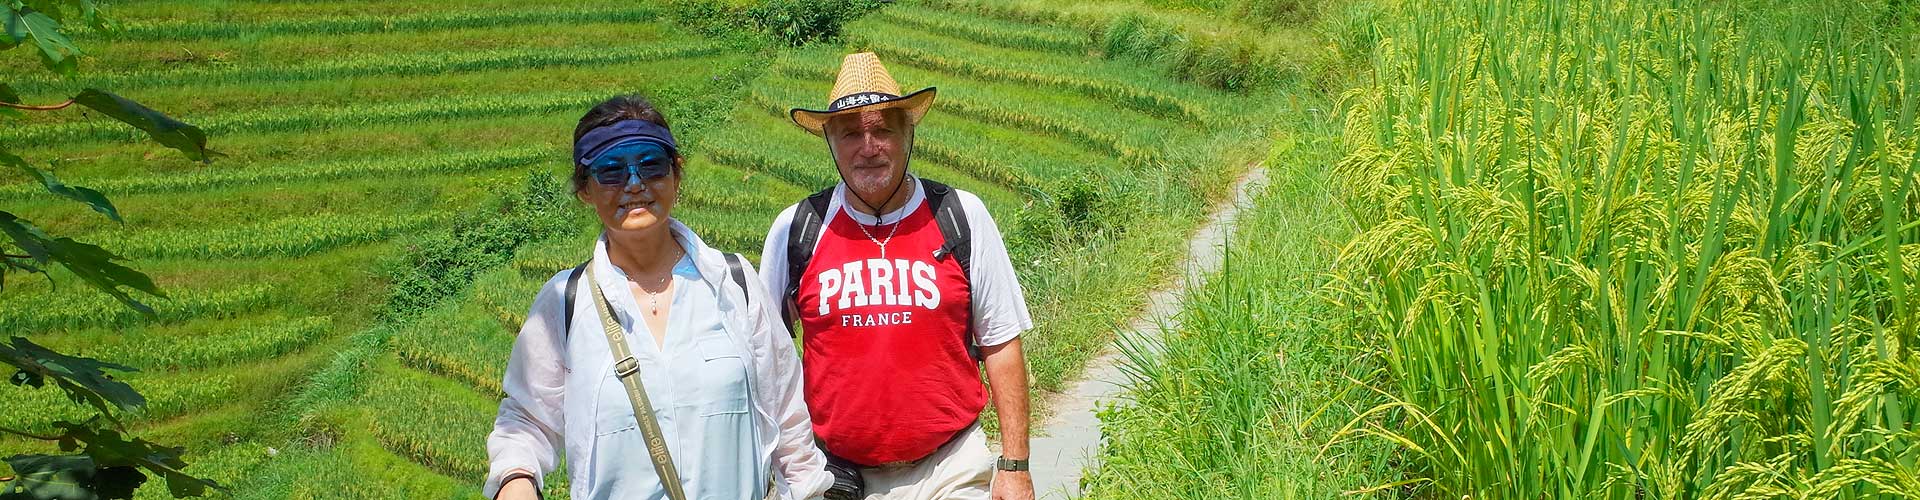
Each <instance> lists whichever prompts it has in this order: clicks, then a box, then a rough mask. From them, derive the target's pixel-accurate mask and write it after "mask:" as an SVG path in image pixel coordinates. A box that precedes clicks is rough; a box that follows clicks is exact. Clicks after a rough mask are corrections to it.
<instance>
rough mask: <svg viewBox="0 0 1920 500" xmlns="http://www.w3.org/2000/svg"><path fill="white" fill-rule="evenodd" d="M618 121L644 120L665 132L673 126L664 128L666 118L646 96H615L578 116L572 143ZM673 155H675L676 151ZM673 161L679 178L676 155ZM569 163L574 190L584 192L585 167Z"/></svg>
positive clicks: (678, 165)
mask: <svg viewBox="0 0 1920 500" xmlns="http://www.w3.org/2000/svg"><path fill="white" fill-rule="evenodd" d="M621 120H646V121H649V122H653V124H655V125H659V126H660V127H661V128H664V129H667V130H668V131H672V130H673V126H671V125H667V117H666V116H664V115H661V114H660V110H659V108H655V107H653V101H649V100H647V96H643V95H640V94H627V95H618V96H613V97H612V98H609V99H607V100H605V101H601V102H600V104H597V105H594V106H593V109H589V110H587V115H586V116H582V117H580V124H579V125H575V126H574V127H573V142H580V138H581V137H583V136H585V135H587V132H592V131H593V129H595V128H599V127H601V126H603V125H609V124H612V123H614V122H618V121H621ZM675 154H676V155H678V152H676V153H675ZM673 160H674V161H673V175H674V176H675V177H679V176H680V168H681V165H680V164H681V158H679V157H678V156H676V157H675V158H674V159H673ZM569 163H573V191H574V192H576V193H577V192H580V191H582V190H585V189H586V188H587V178H588V177H589V174H588V172H587V167H585V166H583V165H580V163H579V162H569Z"/></svg>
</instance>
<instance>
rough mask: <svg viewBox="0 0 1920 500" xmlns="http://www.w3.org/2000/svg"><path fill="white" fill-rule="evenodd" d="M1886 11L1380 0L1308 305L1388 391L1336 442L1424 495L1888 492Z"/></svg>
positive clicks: (1905, 114) (1899, 125)
mask: <svg viewBox="0 0 1920 500" xmlns="http://www.w3.org/2000/svg"><path fill="white" fill-rule="evenodd" d="M1899 8H1902V7H1899V6H1898V5H1896V4H1891V3H1889V4H1884V5H1883V4H1877V3H1868V4H1860V5H1851V4H1850V5H1846V6H1841V5H1820V6H1815V5H1813V4H1799V3H1779V4H1769V5H1757V6H1750V8H1732V9H1726V10H1720V9H1717V8H1708V4H1704V3H1695V2H1676V3H1673V4H1670V5H1665V6H1646V5H1641V4H1629V3H1622V2H1599V3H1596V4H1590V5H1581V6H1576V5H1570V4H1558V3H1533V2H1506V1H1495V2H1486V3H1484V4H1482V5H1479V6H1474V7H1466V6H1460V5H1457V4H1451V3H1445V2H1412V3H1410V4H1407V5H1404V6H1401V7H1399V8H1398V9H1396V10H1395V11H1393V12H1392V14H1391V15H1392V16H1395V17H1396V18H1398V19H1403V20H1404V21H1402V22H1401V24H1399V25H1398V28H1397V29H1394V30H1391V31H1389V33H1391V36H1389V37H1388V38H1386V39H1385V41H1383V42H1382V45H1381V47H1382V50H1381V53H1380V57H1379V58H1378V59H1377V63H1376V66H1375V73H1374V75H1375V79H1374V81H1372V82H1371V83H1369V84H1367V85H1363V86H1361V87H1360V88H1357V89H1355V90H1353V91H1352V92H1351V93H1349V94H1348V95H1347V96H1346V98H1347V100H1346V104H1347V106H1346V109H1347V110H1348V120H1347V122H1346V125H1347V127H1348V129H1347V131H1346V132H1345V134H1344V136H1345V138H1346V139H1347V141H1348V142H1349V143H1348V147H1349V148H1350V150H1349V153H1348V154H1347V156H1346V157H1345V158H1344V159H1343V160H1342V161H1341V162H1340V164H1339V167H1338V169H1337V170H1336V172H1335V174H1334V177H1333V178H1334V183H1335V185H1336V186H1337V187H1338V188H1339V189H1340V191H1341V192H1342V193H1343V197H1344V201H1343V204H1344V206H1345V210H1344V212H1345V214H1346V216H1347V217H1348V218H1350V220H1351V221H1352V222H1353V223H1354V226H1355V234H1354V236H1353V237H1352V238H1351V239H1350V240H1349V241H1347V242H1346V243H1344V244H1343V245H1342V250H1341V252H1340V256H1339V260H1338V261H1337V262H1336V263H1335V266H1334V275H1335V276H1336V277H1337V279H1336V281H1335V282H1333V283H1332V284H1331V285H1330V286H1329V287H1328V288H1327V290H1326V293H1327V294H1328V295H1329V296H1330V297H1332V298H1333V299H1334V300H1336V301H1338V302H1337V303H1338V304H1339V305H1340V307H1341V309H1344V310H1350V311H1354V312H1355V313H1356V314H1355V315H1354V316H1353V317H1352V318H1350V320H1349V321H1348V322H1347V324H1346V325H1345V326H1344V327H1343V328H1341V329H1340V332H1342V333H1343V334H1344V335H1343V338H1342V341H1343V342H1346V343H1349V344H1351V345H1353V346H1354V347H1355V350H1354V351H1353V355H1354V356H1357V357H1359V358H1360V360H1361V362H1364V363H1367V364H1369V365H1371V366H1376V367H1378V372H1377V373H1373V374H1371V375H1370V376H1367V377H1362V378H1359V379H1358V384H1357V385H1355V386H1354V389H1353V390H1355V391H1368V392H1377V393H1378V394H1380V397H1381V398H1383V400H1384V401H1383V402H1382V403H1381V404H1380V405H1378V406H1375V407H1373V408H1371V409H1369V410H1367V411H1365V412H1364V413H1363V414H1362V415H1360V416H1358V417H1355V418H1354V419H1352V420H1351V421H1350V422H1349V424H1348V425H1347V426H1346V428H1345V430H1344V431H1343V432H1342V433H1340V434H1339V435H1338V436H1337V437H1338V438H1339V439H1336V440H1335V441H1337V442H1346V441H1348V440H1349V439H1366V438H1382V439H1384V441H1385V442H1389V443H1393V444H1394V445H1395V446H1396V447H1397V448H1399V449H1400V450H1401V451H1400V453H1401V454H1402V455H1403V456H1404V457H1405V458H1406V459H1407V460H1408V464H1407V467H1408V471H1409V474H1410V477H1412V478H1413V481H1414V482H1413V483H1408V484H1407V485H1406V486H1405V487H1404V488H1403V489H1406V490H1410V491H1409V492H1408V493H1410V494H1415V495H1430V496H1434V497H1459V496H1469V497H1482V498H1542V497H1569V498H1572V497H1578V498H1641V497H1660V498H1759V497H1775V496H1786V497H1803V498H1874V497H1880V496H1906V495H1911V494H1912V492H1913V491H1914V490H1913V489H1912V482H1911V480H1910V479H1906V478H1911V477H1913V471H1914V468H1913V463H1914V462H1913V458H1912V455H1911V454H1910V453H1909V452H1908V451H1907V450H1910V449H1911V447H1912V445H1913V442H1912V439H1911V432H1912V431H1911V429H1912V428H1913V427H1912V426H1913V423H1912V422H1911V420H1910V418H1909V416H1908V415H1909V409H1910V408H1912V407H1913V406H1914V404H1915V400H1914V393H1913V392H1912V391H1911V390H1910V387H1909V386H1908V385H1906V384H1905V383H1904V382H1895V381H1893V379H1892V378H1888V377H1890V376H1892V375H1893V374H1894V373H1906V372H1908V371H1909V370H1910V368H1908V367H1910V366H1912V365H1911V363H1912V362H1913V360H1914V359H1916V358H1915V357H1914V355H1913V344H1912V342H1911V339H1913V338H1914V337H1913V336H1912V334H1913V332H1914V331H1915V330H1914V328H1915V325H1916V324H1915V322H1914V320H1913V318H1914V317H1915V316H1914V309H1913V307H1914V305H1913V304H1912V303H1911V300H1910V298H1909V297H1910V296H1911V291H1910V289H1909V287H1910V284H1909V282H1910V281H1911V272H1912V267H1911V266H1910V265H1909V264H1907V261H1908V259H1911V258H1912V256H1913V255H1915V254H1916V251H1915V250H1916V249H1920V246H1916V245H1917V244H1920V232H1916V231H1915V230H1914V225H1913V224H1912V223H1911V221H1913V220H1915V219H1916V218H1920V208H1917V207H1920V193H1917V192H1916V191H1917V190H1916V188H1915V186H1916V184H1920V183H1917V182H1916V179H1915V172H1916V171H1920V168H1916V164H1915V163H1914V162H1913V156H1912V151H1914V150H1915V149H1916V144H1915V143H1914V139H1913V137H1912V135H1911V134H1910V133H1908V131H1911V130H1912V127H1913V126H1914V116H1915V110H1916V109H1920V94H1916V93H1914V92H1913V91H1912V82H1911V80H1910V78H1912V75H1913V74H1915V73H1914V71H1915V70H1916V69H1920V66H1916V65H1915V64H1914V62H1913V61H1914V59H1913V58H1912V54H1911V53H1910V52H1911V49H1912V46H1911V45H1910V44H1908V43H1907V42H1909V41H1910V40H1911V28H1910V27H1902V26H1900V25H1898V24H1886V23H1877V22H1875V21H1874V19H1876V18H1879V19H1886V18H1884V17H1881V15H1882V13H1883V12H1885V11H1889V9H1899ZM1895 12H1897V11H1895ZM1908 12H1910V10H1909V11H1908ZM1733 40H1738V42H1730V41H1733ZM1469 67H1478V68H1481V69H1482V71H1468V68H1469Z"/></svg>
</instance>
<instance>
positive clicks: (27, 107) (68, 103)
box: [0, 99, 73, 111]
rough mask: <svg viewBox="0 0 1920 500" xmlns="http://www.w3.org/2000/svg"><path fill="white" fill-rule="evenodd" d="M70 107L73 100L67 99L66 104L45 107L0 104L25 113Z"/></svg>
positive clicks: (8, 103)
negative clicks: (25, 111) (22, 110)
mask: <svg viewBox="0 0 1920 500" xmlns="http://www.w3.org/2000/svg"><path fill="white" fill-rule="evenodd" d="M72 105H73V99H67V102H63V103H60V104H49V105H46V106H33V105H27V104H14V103H10V102H0V107H7V108H13V109H24V110H27V111H54V110H59V109H63V108H66V107H67V106H72Z"/></svg>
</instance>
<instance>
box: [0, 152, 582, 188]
mask: <svg viewBox="0 0 1920 500" xmlns="http://www.w3.org/2000/svg"><path fill="white" fill-rule="evenodd" d="M565 157H566V153H565V152H563V151H561V150H559V149H558V148H555V147H551V146H528V147H513V148H502V149H492V150H479V151H454V152H449V153H447V154H436V155H430V156H429V155H408V156H401V157H382V158H378V159H359V160H345V161H337V160H336V161H324V162H309V163H296V164H283V165H259V164H254V165H248V166H247V167H246V168H222V169H208V170H202V171H198V172H189V173H180V172H172V173H165V174H148V175H136V176H126V177H118V178H112V179H99V180H84V179H74V180H72V182H75V183H76V184H81V185H85V186H88V187H91V188H93V189H95V190H97V191H100V192H102V193H107V194H109V195H115V196H120V195H130V194H151V193H194V192H205V191H212V190H217V189H226V188H233V187H243V186H253V185H260V184H293V183H320V182H329V181H342V180H352V179H364V178H380V177H400V176H408V175H429V174H464V173H478V172H486V171H494V170H505V169H510V168H523V167H527V166H531V165H534V164H537V163H542V162H548V161H554V160H555V159H556V158H565ZM555 168H558V167H555ZM45 191H46V190H44V189H41V190H39V191H35V190H31V189H26V187H24V186H12V185H9V186H4V187H0V199H17V198H23V197H29V196H38V195H39V194H40V193H44V192H45Z"/></svg>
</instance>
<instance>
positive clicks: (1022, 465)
mask: <svg viewBox="0 0 1920 500" xmlns="http://www.w3.org/2000/svg"><path fill="white" fill-rule="evenodd" d="M993 467H994V468H995V469H1000V470H1004V471H1011V472H1022V471H1026V470H1027V461H1026V460H1014V459H1011V458H1007V457H1000V460H999V461H996V462H994V463H993Z"/></svg>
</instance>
